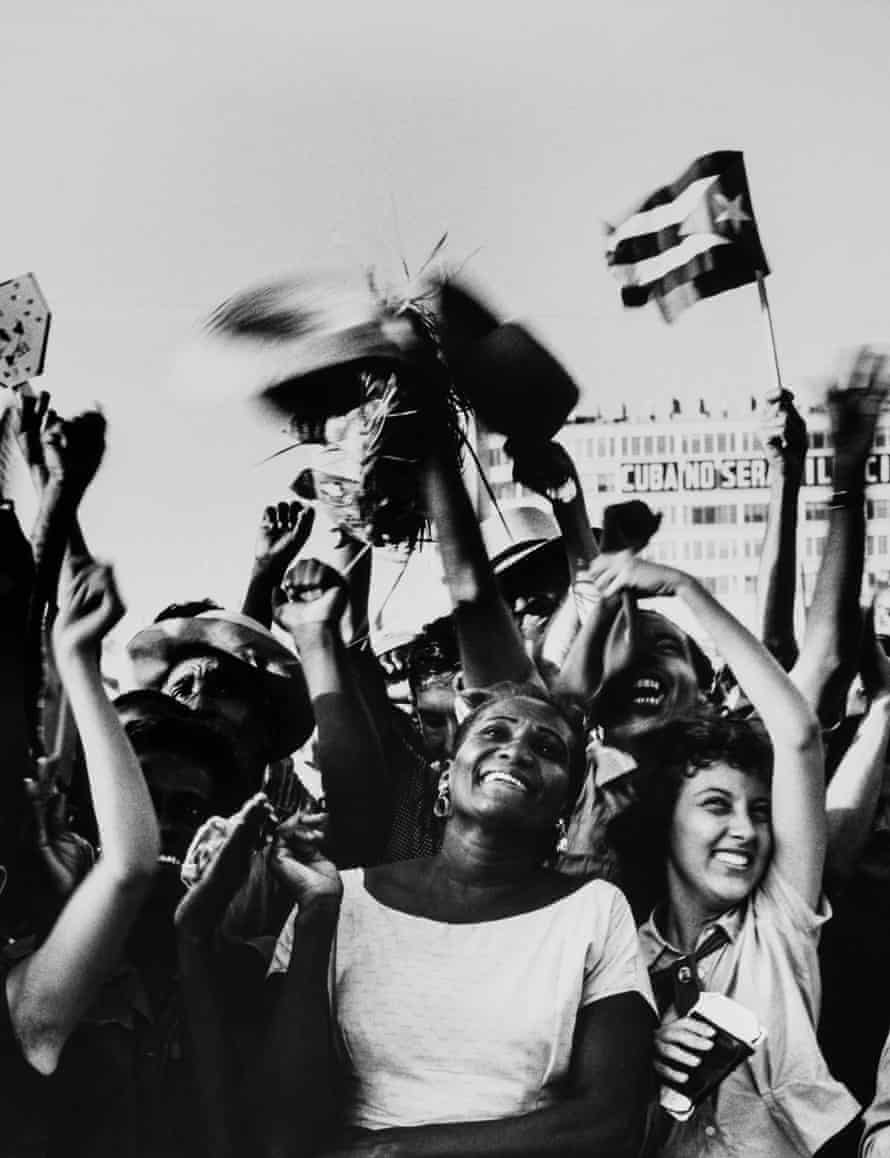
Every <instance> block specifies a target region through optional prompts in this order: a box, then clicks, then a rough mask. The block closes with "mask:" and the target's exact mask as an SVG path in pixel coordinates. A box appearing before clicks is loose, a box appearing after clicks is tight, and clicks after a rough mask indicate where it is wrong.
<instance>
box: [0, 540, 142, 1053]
mask: <svg viewBox="0 0 890 1158" xmlns="http://www.w3.org/2000/svg"><path fill="white" fill-rule="evenodd" d="M123 610H124V609H123V604H122V603H121V600H120V596H119V595H118V592H117V588H116V586H115V583H114V578H113V576H112V573H111V571H110V569H109V568H108V567H105V566H101V565H100V564H97V563H94V562H92V560H89V559H82V560H79V561H77V562H76V563H75V564H74V565H73V566H72V576H71V579H70V582H69V583H68V585H67V587H66V589H65V590H64V591H63V593H62V598H61V601H60V610H59V614H58V616H57V619H56V623H55V626H54V629H53V645H54V649H55V657H56V664H57V666H58V670H59V672H60V675H61V677H62V681H63V683H64V686H65V691H66V693H67V695H68V698H69V701H70V704H71V710H72V712H73V713H74V719H75V722H76V723H77V727H78V731H79V733H80V738H81V743H82V745H83V750H84V756H85V761H86V768H87V776H88V779H89V784H90V792H91V796H92V803H93V810H94V812H95V816H96V822H97V825H98V829H99V839H100V842H101V846H102V855H101V856H100V858H99V861H98V863H97V864H96V866H95V868H93V869H92V870H91V871H90V872H89V873H88V874H87V876H86V878H85V879H84V880H83V882H82V883H81V884H80V885H79V886H78V888H77V889H75V891H74V893H73V894H72V895H71V897H70V899H69V900H68V902H67V904H66V905H65V908H64V909H63V910H62V912H61V914H60V916H59V917H58V919H57V920H56V923H55V925H54V926H53V928H52V929H51V931H50V933H49V935H48V936H47V938H46V940H45V941H44V943H43V944H42V945H41V947H40V948H39V949H38V950H36V952H35V953H33V954H32V955H31V956H30V957H28V958H26V959H25V960H24V961H22V962H21V963H20V964H19V965H17V966H16V967H15V969H13V970H12V972H11V973H10V974H9V976H8V978H7V998H8V1001H9V1009H10V1014H11V1016H12V1022H13V1025H14V1027H15V1030H16V1033H17V1036H18V1038H19V1041H20V1043H21V1046H22V1049H23V1052H24V1054H25V1056H26V1057H27V1059H28V1060H29V1061H30V1063H31V1064H32V1065H33V1066H34V1067H35V1069H37V1070H39V1071H40V1072H41V1073H52V1072H53V1070H54V1069H55V1067H56V1064H57V1062H58V1058H59V1054H60V1052H61V1050H62V1047H63V1045H64V1044H65V1041H66V1039H67V1037H68V1035H69V1034H70V1032H71V1030H72V1029H73V1028H74V1026H75V1025H76V1024H77V1022H78V1020H79V1019H80V1017H81V1016H82V1015H83V1013H84V1012H85V1011H86V1009H87V1007H88V1005H89V1003H90V1001H91V1000H92V998H93V996H94V995H95V993H96V991H97V990H98V988H99V985H100V984H101V983H102V981H103V980H104V979H105V977H106V976H107V974H108V971H109V969H110V968H111V967H113V965H114V963H115V961H116V959H117V954H118V952H119V950H120V947H121V945H122V943H123V939H124V936H125V935H126V932H127V930H128V928H129V927H130V925H131V923H132V921H133V918H134V917H135V915H136V913H137V911H138V908H139V904H140V902H141V900H142V898H143V896H144V895H145V893H146V891H147V889H148V886H149V884H150V882H151V879H152V876H153V874H154V871H155V867H156V865H157V858H158V854H159V851H160V844H159V836H158V826H157V821H156V819H155V815H154V810H153V809H152V805H151V798H150V796H149V794H148V789H147V788H146V785H145V781H144V780H143V778H142V772H141V771H140V768H139V763H138V761H137V760H136V756H135V755H134V753H133V749H132V748H131V747H130V744H129V741H128V740H127V738H126V735H125V734H124V731H123V728H122V726H121V724H120V722H119V720H118V718H117V714H116V713H115V711H114V709H113V708H112V706H111V704H110V703H109V701H108V698H107V696H106V695H105V690H104V688H103V686H102V677H101V675H100V671H99V646H100V644H101V641H102V639H103V638H104V636H105V635H106V634H107V633H108V632H109V631H110V630H111V628H112V627H113V626H114V624H115V623H117V621H118V620H119V619H120V617H121V615H122V614H123Z"/></svg>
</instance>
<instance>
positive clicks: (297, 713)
mask: <svg viewBox="0 0 890 1158" xmlns="http://www.w3.org/2000/svg"><path fill="white" fill-rule="evenodd" d="M126 652H127V657H128V659H129V662H130V668H131V675H132V682H133V685H134V686H135V687H137V688H155V689H158V690H159V689H161V688H162V687H163V684H164V681H165V680H166V678H167V675H168V673H169V672H170V670H171V668H173V667H174V666H175V665H176V664H177V663H178V662H179V661H180V660H182V659H186V658H187V657H188V656H190V655H195V654H201V653H204V652H210V653H214V652H215V653H218V654H220V655H225V656H228V657H229V658H231V659H234V660H237V661H238V662H239V663H240V664H243V665H244V667H245V668H246V669H248V670H249V671H250V672H252V673H253V674H254V675H255V678H256V680H257V690H258V691H261V692H262V694H264V695H265V696H267V697H268V698H269V699H270V700H271V702H272V705H273V708H274V715H275V724H276V730H275V732H274V734H273V736H272V738H271V740H272V747H273V750H274V754H273V756H272V757H271V758H272V759H276V758H278V757H279V756H283V755H286V754H287V753H289V752H293V751H294V750H295V749H297V748H298V747H299V746H300V745H301V744H302V743H303V742H304V741H305V740H306V738H307V737H308V736H309V735H310V733H311V731H312V728H313V726H314V718H313V715H312V707H311V704H310V702H309V693H308V690H307V688H306V681H305V678H304V676H303V669H302V666H301V664H300V661H299V659H298V658H297V656H296V655H295V654H294V653H293V652H292V651H290V650H289V649H288V648H287V647H285V646H284V644H282V643H281V642H279V640H278V639H277V638H276V637H275V636H274V635H273V634H272V632H271V631H268V630H267V629H266V628H265V627H263V626H262V624H260V623H258V622H257V621H256V620H255V619H252V618H251V617H250V616H248V615H241V614H240V613H238V612H234V611H225V610H222V609H219V610H212V611H204V612H201V614H200V615H193V616H189V617H184V618H171V619H162V620H160V621H159V622H156V623H152V624H150V625H149V626H148V627H145V628H143V629H142V631H139V632H137V634H136V635H134V636H133V638H132V639H131V640H130V642H129V643H128V644H127V647H126Z"/></svg>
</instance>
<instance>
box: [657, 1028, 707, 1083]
mask: <svg viewBox="0 0 890 1158" xmlns="http://www.w3.org/2000/svg"><path fill="white" fill-rule="evenodd" d="M715 1032H716V1031H715V1030H714V1028H713V1027H712V1026H710V1025H708V1024H706V1023H705V1022H703V1021H701V1020H699V1019H698V1018H696V1017H678V1018H677V1019H676V1020H675V1021H666V1022H665V1021H663V1022H662V1023H661V1025H660V1026H659V1027H658V1029H657V1030H656V1031H655V1063H654V1064H655V1072H656V1073H657V1074H658V1076H659V1077H660V1078H663V1079H664V1080H665V1081H667V1082H670V1083H672V1084H674V1085H682V1084H683V1083H684V1082H686V1081H688V1080H689V1073H690V1071H691V1070H694V1069H696V1068H697V1067H698V1066H699V1065H701V1061H702V1058H703V1057H704V1055H705V1054H706V1053H707V1052H708V1050H710V1049H711V1048H712V1047H713V1045H714V1034H715Z"/></svg>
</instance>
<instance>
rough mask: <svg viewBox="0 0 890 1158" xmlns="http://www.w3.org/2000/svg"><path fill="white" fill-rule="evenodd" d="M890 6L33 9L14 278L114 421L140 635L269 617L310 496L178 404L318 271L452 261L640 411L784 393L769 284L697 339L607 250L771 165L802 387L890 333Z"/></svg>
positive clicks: (69, 385)
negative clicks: (198, 615)
mask: <svg viewBox="0 0 890 1158" xmlns="http://www.w3.org/2000/svg"><path fill="white" fill-rule="evenodd" d="M888 43H890V5H888V4H887V3H886V0H848V2H847V3H846V4H843V5H839V4H830V3H828V2H827V0H785V2H784V3H782V4H777V3H775V0H747V2H746V3H744V4H741V3H738V2H729V0H680V2H676V3H671V4H664V3H662V2H655V0H646V2H643V0H624V2H616V3H613V4H609V5H606V4H603V3H598V2H597V0H587V2H582V0H550V2H549V3H547V4H540V3H532V2H528V0H509V2H508V0H475V2H473V3H469V2H466V0H449V2H448V3H440V4H430V3H422V2H418V0H414V2H413V3H411V4H408V3H402V2H390V0H377V2H376V3H373V4H368V3H357V2H352V0H350V2H343V3H330V4H328V5H324V6H323V5H315V4H312V5H310V4H302V3H300V2H299V0H296V2H294V0H291V2H290V3H280V2H277V0H252V3H250V4H238V5H235V4H232V3H226V2H225V0H219V2H217V3H209V2H207V0H178V2H171V0H155V2H154V3H152V4H151V5H147V4H142V3H140V4H136V3H133V2H132V0H116V2H114V3H111V2H105V3H99V2H97V0H81V2H80V3H78V4H70V3H65V2H63V0H45V2H44V3H43V4H42V5H32V6H30V7H26V6H18V7H17V8H16V9H15V10H14V11H12V12H8V13H4V33H3V45H2V49H0V61H2V67H0V93H2V108H3V110H4V113H5V116H4V124H5V130H6V131H5V133H4V140H5V148H4V150H3V158H2V162H0V163H2V186H0V190H2V191H0V206H2V220H3V222H4V223H5V228H4V230H3V236H2V245H0V259H2V260H0V276H2V277H11V276H13V275H15V274H18V273H22V272H25V271H27V270H34V271H35V272H36V273H37V275H38V278H39V279H40V282H41V285H42V287H43V289H44V292H45V293H46V295H47V297H48V298H49V301H50V304H51V306H52V309H53V315H54V317H53V332H52V335H51V342H50V348H49V352H48V358H47V370H46V373H45V375H44V378H43V385H45V387H46V388H48V389H50V390H51V391H52V393H53V396H54V400H55V404H56V406H57V408H58V409H59V410H60V411H62V412H74V411H76V410H78V409H80V408H82V407H83V406H85V405H89V404H91V403H92V402H93V401H94V400H98V401H100V402H101V403H102V404H103V406H104V407H105V410H106V412H107V415H108V419H109V426H110V429H109V452H108V457H107V461H106V464H105V466H104V468H103V471H102V473H101V475H100V477H99V479H98V480H97V482H96V484H95V486H94V488H93V490H92V491H91V493H90V495H89V496H88V498H87V500H86V503H85V510H84V523H85V527H86V530H87V535H88V538H89V540H90V542H91V544H92V545H93V546H94V549H95V550H96V552H97V553H99V554H101V555H103V556H105V557H109V558H111V559H113V560H114V561H115V562H116V564H117V566H118V571H119V575H120V579H121V584H122V586H123V588H124V592H125V594H126V596H127V598H128V600H129V603H130V606H131V612H130V616H129V618H128V621H127V624H126V626H127V627H128V628H132V629H135V628H136V627H138V626H139V625H140V624H141V623H142V622H145V621H146V620H147V619H149V618H150V617H151V616H153V614H154V613H155V611H156V610H157V609H158V608H159V607H160V606H162V605H163V604H165V603H167V602H170V601H171V600H173V599H182V598H193V597H200V596H202V595H212V596H215V597H216V598H217V599H219V600H220V601H222V602H225V603H228V604H237V603H238V602H239V601H240V597H241V591H242V588H243V585H244V581H245V578H246V574H247V571H248V569H249V565H250V554H251V545H252V540H253V533H254V527H255V524H256V521H257V519H258V517H259V514H260V511H261V509H262V506H263V505H264V503H265V502H267V501H272V500H275V499H277V498H279V497H282V488H283V486H284V485H285V483H286V481H287V479H288V478H289V477H291V475H292V473H293V471H292V470H290V467H289V466H288V465H286V464H282V465H279V466H278V467H277V468H272V467H257V466H256V465H255V464H256V463H257V461H258V460H259V459H260V458H261V457H263V455H264V454H266V453H268V452H269V451H271V450H273V449H275V448H276V447H277V446H278V445H280V444H281V440H280V439H279V438H278V437H277V435H276V433H275V431H274V430H270V429H269V428H268V427H264V426H263V425H262V424H261V423H260V422H259V421H258V420H256V421H255V420H253V419H251V418H250V417H249V416H247V415H246V414H245V413H244V412H242V411H240V410H237V411H236V410H231V409H229V408H228V407H219V408H213V407H204V408H197V409H196V408H195V407H194V406H193V405H188V406H187V405H185V404H184V403H183V402H182V401H181V400H180V399H178V398H176V397H175V396H173V395H171V393H170V391H169V389H168V387H167V380H168V375H169V367H170V363H171V360H172V357H173V353H174V351H175V349H176V347H177V345H178V343H180V342H181V340H182V339H183V337H184V336H185V335H186V334H187V333H188V330H189V327H190V326H191V325H193V324H194V323H195V322H196V321H197V320H198V319H199V318H200V317H202V316H203V315H204V314H205V313H207V312H208V310H209V309H211V308H212V307H213V306H214V305H216V304H217V303H218V302H219V301H220V300H221V299H222V298H224V297H226V296H227V295H228V294H230V293H231V292H233V291H235V290H237V289H239V288H242V287H243V286H245V285H247V284H249V283H251V282H253V281H256V280H258V279H263V278H266V277H274V276H276V275H278V274H281V273H286V272H287V271H289V270H294V269H299V268H307V267H317V266H319V265H326V266H330V265H332V264H347V265H357V266H365V265H368V264H373V265H376V266H377V267H378V268H379V269H380V270H381V272H382V273H383V275H384V277H385V278H386V277H388V278H394V277H396V276H397V275H398V270H399V266H400V260H401V258H402V257H404V258H405V260H406V261H407V263H408V265H409V267H410V268H411V269H416V268H417V266H418V265H420V264H421V263H422V261H423V259H424V258H425V257H426V255H427V253H428V252H429V250H430V249H431V248H432V246H433V245H434V244H435V242H436V240H437V239H438V237H439V236H440V235H441V234H442V233H443V232H444V231H445V230H447V231H448V234H449V244H448V249H447V254H448V257H449V259H450V260H451V261H452V262H454V263H459V262H460V261H462V260H464V259H465V258H470V257H471V255H473V256H472V257H471V260H470V262H469V265H468V267H467V268H468V272H469V273H470V274H471V276H472V278H473V280H474V281H475V282H476V283H477V284H478V285H479V286H480V287H481V288H483V289H485V290H486V291H487V292H488V295H489V297H490V299H491V301H492V302H493V303H495V304H497V305H499V306H500V307H501V308H502V309H503V310H504V312H505V313H506V314H509V315H511V316H519V317H522V318H523V319H525V320H526V321H528V322H529V323H531V324H532V326H533V327H534V329H535V330H536V332H537V333H538V334H539V336H541V337H542V338H543V339H544V341H545V342H547V343H548V344H549V345H550V346H551V348H552V349H553V350H554V351H555V352H556V353H557V354H558V356H559V357H561V358H562V359H563V360H564V361H565V362H566V364H567V366H568V367H569V368H570V370H571V371H572V373H573V374H574V375H575V376H576V378H577V380H578V382H579V384H580V385H581V386H582V389H583V399H584V403H583V405H582V410H587V411H590V412H592V411H595V410H596V408H597V406H601V407H602V409H603V410H604V412H605V413H607V414H609V413H615V412H617V409H618V405H619V402H620V400H621V399H622V398H625V399H627V401H628V403H629V405H630V406H631V408H632V409H633V408H634V407H635V406H640V407H642V405H644V404H646V405H648V404H649V402H650V401H655V402H656V405H659V404H661V405H666V404H667V403H665V402H662V403H659V400H665V399H669V398H670V397H672V396H678V397H680V398H682V399H684V400H689V401H690V404H693V403H694V399H696V398H697V397H699V396H702V395H703V396H705V397H707V398H708V399H709V400H711V401H712V402H718V401H719V400H720V399H723V398H731V397H733V396H743V397H747V396H748V395H749V394H751V393H757V392H761V391H762V390H763V388H764V386H765V385H766V384H768V381H769V377H768V373H769V363H768V360H767V353H766V347H765V339H764V336H763V332H762V323H761V319H760V317H759V310H758V305H757V295H756V291H755V290H754V288H753V287H748V288H745V289H741V290H737V291H735V292H733V293H731V294H728V295H725V296H724V297H722V298H719V299H716V300H713V301H709V302H704V303H701V304H699V305H697V306H696V307H694V308H693V309H692V311H690V312H689V313H687V314H685V315H684V316H683V317H682V318H681V319H680V321H679V322H678V323H677V324H676V325H675V326H674V327H668V326H666V325H665V324H664V323H663V322H662V321H661V319H660V317H658V315H657V313H656V311H655V310H654V307H653V308H651V309H647V310H645V311H636V312H632V311H625V312H622V309H621V306H620V302H619V295H618V290H617V287H616V285H615V283H614V282H613V280H612V278H611V276H610V275H609V273H608V272H607V270H606V268H605V264H604V261H603V259H602V249H603V243H602V233H601V229H602V221H603V219H605V218H609V217H612V218H614V217H615V216H617V215H618V214H619V213H620V212H621V211H622V210H624V209H625V208H627V207H628V206H630V204H631V203H632V202H633V201H635V200H636V199H638V198H640V197H642V196H643V195H645V194H646V193H647V192H649V191H650V190H651V189H652V188H654V187H655V186H657V185H659V184H662V183H664V182H665V181H668V180H671V179H673V178H674V177H676V176H677V175H678V174H679V173H680V172H681V170H682V169H683V168H684V167H685V166H686V165H687V164H688V163H689V162H690V161H691V160H692V159H693V158H694V157H695V156H697V155H698V154H700V153H704V152H707V151H710V150H712V149H716V148H741V149H743V150H744V152H745V156H746V161H747V167H748V176H749V180H750V183H751V188H752V195H753V199H754V205H755V209H756V212H757V217H758V222H759V226H760V231H761V235H762V238H763V242H764V246H765V248H766V252H767V255H768V257H769V259H770V262H771V264H772V268H773V271H774V275H773V276H772V277H771V278H770V279H769V283H768V285H769V292H770V297H771V301H772V304H773V310H774V314H775V321H776V326H777V332H778V341H779V351H780V355H781V358H782V363H783V370H784V374H785V377H786V380H787V382H788V383H789V384H790V385H791V386H792V387H793V386H794V385H795V384H796V383H800V382H801V381H803V380H805V379H807V378H809V377H810V376H812V375H814V374H817V373H819V372H820V371H821V370H823V369H824V368H825V366H826V364H828V363H830V361H831V360H832V358H833V355H834V352H835V351H836V350H837V348H838V347H840V346H841V345H843V344H846V343H850V342H856V341H860V340H876V341H877V340H881V339H883V338H885V337H887V335H888V330H890V311H888V294H887V288H886V287H887V282H888V275H890V245H888V239H887V230H886V226H885V221H886V205H887V203H888V199H890V156H888V148H887V144H886V120H887V112H888V109H890V69H888V68H887V63H886V62H887V45H888Z"/></svg>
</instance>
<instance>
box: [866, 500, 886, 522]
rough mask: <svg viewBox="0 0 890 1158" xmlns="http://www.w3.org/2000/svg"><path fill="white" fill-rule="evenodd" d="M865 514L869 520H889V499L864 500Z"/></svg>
mask: <svg viewBox="0 0 890 1158" xmlns="http://www.w3.org/2000/svg"><path fill="white" fill-rule="evenodd" d="M865 513H866V515H867V516H868V517H869V518H870V519H890V499H866V502H865Z"/></svg>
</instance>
